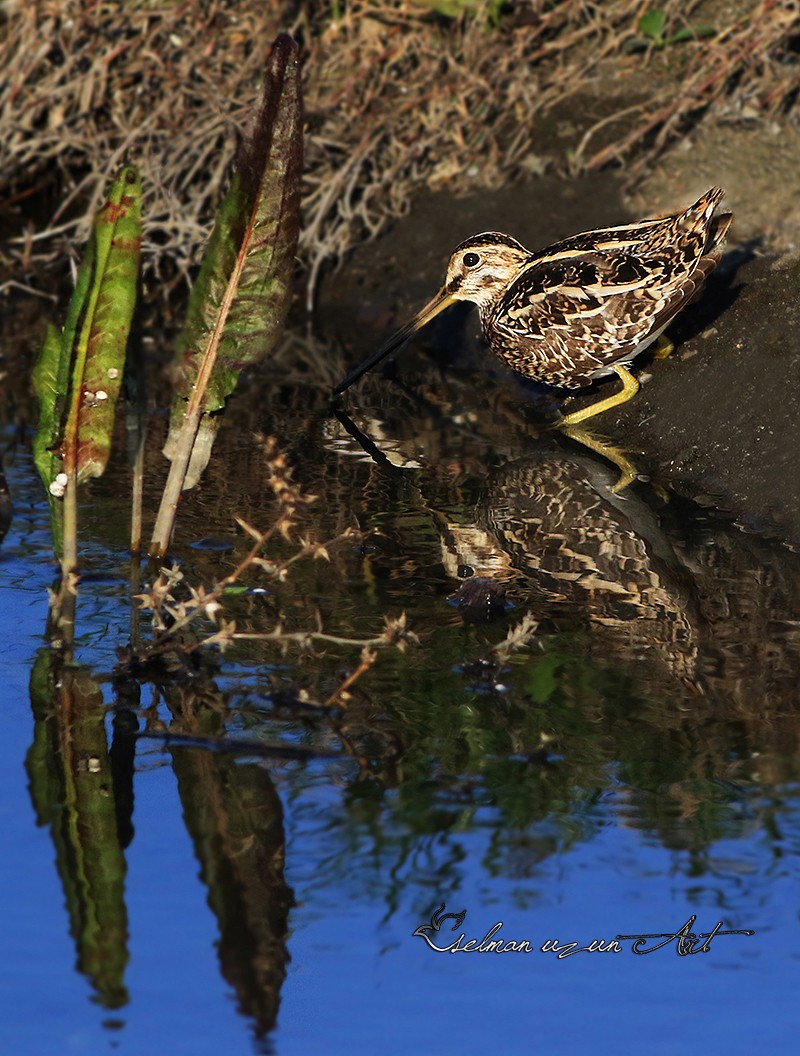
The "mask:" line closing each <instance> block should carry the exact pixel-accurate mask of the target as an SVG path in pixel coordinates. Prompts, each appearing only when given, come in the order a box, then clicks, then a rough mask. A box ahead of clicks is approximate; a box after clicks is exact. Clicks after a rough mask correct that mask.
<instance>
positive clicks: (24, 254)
mask: <svg viewBox="0 0 800 1056" xmlns="http://www.w3.org/2000/svg"><path fill="white" fill-rule="evenodd" d="M498 6H499V5H498V4H497V3H490V2H488V0H487V2H486V3H484V4H481V3H477V4H476V5H466V4H460V3H459V2H457V0H454V2H452V3H448V4H443V3H441V2H437V0H418V2H417V3H413V2H411V0H339V2H330V0H327V2H326V0H308V2H306V3H302V2H292V0H272V2H270V3H264V2H263V0H184V2H182V3H172V2H158V0H125V2H123V0H107V2H102V0H25V2H23V0H5V3H0V71H2V80H0V201H2V202H3V203H4V204H3V205H2V206H0V225H2V227H1V228H0V232H4V233H3V235H2V236H0V237H3V241H2V242H1V243H0V254H1V255H2V258H4V259H0V263H4V264H5V265H6V270H8V269H9V268H13V269H14V271H15V272H16V273H17V278H19V271H20V269H21V268H24V269H25V270H26V271H28V272H30V271H31V270H32V269H33V268H35V267H37V266H38V267H41V266H42V265H44V264H46V263H47V261H48V260H51V259H60V258H61V255H62V254H63V251H64V243H65V241H66V242H67V243H69V244H71V243H72V242H73V241H74V242H80V241H81V240H83V239H84V238H85V236H86V233H87V225H88V218H89V217H91V215H92V213H93V210H94V209H95V208H96V205H97V199H98V196H99V195H101V194H102V193H103V189H104V187H105V186H106V185H107V183H108V179H109V175H110V174H111V172H112V171H113V170H115V169H116V167H117V166H118V165H119V163H120V162H121V161H122V159H123V158H124V159H126V160H127V161H129V162H131V163H134V164H137V165H139V166H140V167H141V169H142V170H143V174H144V179H145V185H146V187H147V192H146V193H147V198H146V202H145V216H146V218H147V219H146V230H145V267H146V270H147V273H148V274H149V276H150V277H151V278H153V277H156V278H158V279H160V280H161V281H162V283H164V288H165V289H167V288H169V286H170V284H171V282H174V281H175V280H176V279H177V280H180V279H181V277H183V276H185V275H186V274H188V271H189V268H190V265H191V263H192V262H193V260H194V259H195V258H196V255H197V249H198V246H199V245H200V244H201V243H202V241H203V240H204V239H205V236H206V234H207V231H208V227H209V225H210V222H211V219H212V218H213V213H214V207H215V205H216V203H217V201H218V200H219V196H220V193H221V190H222V188H223V185H224V183H225V179H226V174H227V171H228V166H229V162H230V159H231V157H232V155H233V152H234V148H235V143H236V140H237V137H238V135H239V134H240V132H241V130H242V128H243V127H244V126H245V124H246V120H247V115H248V112H249V110H250V107H251V106H252V104H253V102H254V100H255V99H256V97H257V92H258V86H259V81H260V77H261V69H262V64H263V61H264V57H265V54H266V51H267V48H268V46H269V44H270V42H271V41H272V39H273V38H274V37H275V35H276V33H277V32H278V31H279V30H280V29H285V28H289V29H290V30H291V31H292V32H293V33H294V34H295V36H296V37H297V38H298V39H299V40H300V42H301V43H302V46H303V49H304V52H305V59H306V63H305V95H306V119H307V140H306V149H307V153H306V187H305V194H304V232H303V236H302V241H301V256H302V261H303V264H304V267H305V269H306V271H307V274H308V276H309V278H310V282H309V287H310V289H312V290H313V288H314V286H315V284H316V282H317V280H318V278H319V275H320V270H321V268H322V267H323V266H324V265H325V264H326V263H327V262H330V261H333V260H336V259H340V258H341V256H342V255H343V254H344V253H345V252H346V251H347V250H348V249H349V248H350V247H352V246H353V245H355V244H356V243H357V242H359V241H361V240H363V239H364V238H367V237H370V236H373V235H375V234H376V233H377V232H378V231H379V230H380V229H381V227H382V226H383V225H384V224H385V223H386V222H387V220H388V219H389V218H391V217H394V216H397V215H400V214H402V213H403V212H404V210H406V209H407V207H408V204H409V201H410V199H411V196H412V194H413V193H414V191H415V190H417V189H419V188H420V187H422V186H427V187H445V188H447V189H448V190H450V191H452V192H453V193H458V192H460V191H463V190H465V189H467V188H472V189H474V188H476V187H480V186H498V185H499V184H501V183H503V182H506V181H508V180H510V179H513V178H515V177H517V176H519V175H521V174H524V173H526V172H530V171H538V170H540V169H542V168H543V167H545V166H547V165H552V164H556V165H558V164H561V165H564V166H568V167H570V168H573V169H576V168H582V167H598V166H601V165H604V164H608V163H610V162H614V161H620V160H627V159H630V158H632V157H633V158H638V159H639V160H641V159H643V158H648V159H649V158H651V157H652V155H653V154H654V153H656V152H658V151H660V150H662V149H664V148H665V147H666V146H668V144H669V143H670V141H671V140H672V139H673V138H674V137H675V136H676V135H678V134H679V133H680V132H681V131H682V130H683V129H685V128H686V127H687V125H688V124H690V123H694V122H697V121H698V120H700V119H702V118H703V117H704V116H706V115H708V114H709V113H712V112H716V113H719V112H720V111H721V110H724V111H725V113H726V115H727V116H728V117H733V118H734V119H737V120H748V121H752V120H758V119H763V118H767V117H769V118H772V119H775V118H779V119H786V118H787V116H789V115H794V113H795V107H796V102H797V96H798V87H800V65H798V62H797V49H798V39H799V35H800V30H798V23H799V21H800V20H799V19H798V4H797V3H796V2H794V0H761V2H757V3H756V2H751V0H739V2H733V0H728V2H727V3H721V2H713V0H661V3H658V4H656V3H654V4H653V5H648V4H647V3H645V2H643V0H608V2H603V3H597V2H590V0H525V2H524V0H520V2H518V3H514V4H506V5H503V6H501V7H500V8H499V10H500V14H499V16H498V17H497V18H496V19H493V20H490V19H489V17H488V16H489V14H490V13H494V14H496V13H497V11H498ZM648 7H657V8H658V10H660V11H663V12H664V15H665V16H666V23H665V24H666V25H667V26H668V27H671V28H672V29H685V28H687V27H688V28H691V27H692V26H693V25H697V24H699V23H701V22H703V23H706V24H708V23H709V21H710V22H711V24H712V27H713V29H714V30H715V33H714V35H712V36H708V37H702V38H700V37H698V38H697V39H695V40H690V41H689V42H688V43H686V44H681V45H679V46H678V45H676V46H674V47H671V46H667V47H666V48H661V49H659V48H657V47H655V46H654V44H653V42H652V41H649V42H648V41H647V40H644V41H643V40H642V39H641V34H640V33H639V31H638V30H637V25H638V22H639V19H640V18H641V15H642V14H643V12H644V11H645V10H647V8H648ZM437 8H439V9H440V10H441V9H443V8H447V9H455V10H458V9H459V8H463V10H462V13H461V14H460V15H459V16H458V17H455V18H449V17H444V16H442V15H440V14H437V12H436V10H435V9H437ZM587 91H588V92H591V93H596V92H600V93H602V94H604V95H605V96H606V97H607V98H608V99H609V100H610V101H611V105H610V106H609V107H607V108H606V109H607V113H606V114H605V116H604V117H603V119H602V120H601V121H599V122H597V120H596V119H595V123H594V124H593V125H590V127H585V126H583V127H581V126H580V121H579V120H578V124H577V128H576V129H575V130H574V131H573V139H572V141H571V142H563V141H562V142H560V143H559V144H558V145H557V147H556V149H553V144H552V135H550V137H549V140H547V137H546V136H543V132H542V129H543V128H545V127H546V125H547V121H548V115H552V114H553V113H554V112H555V111H557V110H558V108H559V107H562V106H565V107H567V108H568V109H569V105H570V100H571V99H574V98H576V97H578V98H579V97H580V95H581V93H586V92H587ZM581 109H582V108H581V106H580V105H578V106H575V107H574V111H575V114H578V115H579V114H580V111H581ZM573 116H575V115H573ZM9 233H10V234H11V236H12V237H5V236H6V235H8V234H9Z"/></svg>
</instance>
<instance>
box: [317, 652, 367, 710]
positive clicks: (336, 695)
mask: <svg viewBox="0 0 800 1056" xmlns="http://www.w3.org/2000/svg"><path fill="white" fill-rule="evenodd" d="M377 655H378V654H377V653H373V652H371V651H370V650H369V649H367V648H364V649H362V650H361V663H360V664H359V665H358V667H357V668H356V669H355V671H353V673H352V674H350V675H348V676H347V678H346V679H345V680H344V682H342V684H341V686H339V688H338V689H336V690H334V691H333V693H331V695H330V696H329V697H328V699H327V700H326V701H325V705H324V706H325V707H326V708H329V707H330V706H331V705H332V704H334V703H335V702H336V701H337V700H338V701H339V703H340V704H343V703H344V701H342V700H341V699H340V698H341V696H342V694H343V693H345V692H346V691H347V690H348V689H349V688H350V687H351V686H352V684H353V683H354V682H355V681H356V679H359V678H361V676H362V675H363V674H364V672H365V671H369V669H370V668H371V667H372V665H373V664H374V663H375V660H376V658H377Z"/></svg>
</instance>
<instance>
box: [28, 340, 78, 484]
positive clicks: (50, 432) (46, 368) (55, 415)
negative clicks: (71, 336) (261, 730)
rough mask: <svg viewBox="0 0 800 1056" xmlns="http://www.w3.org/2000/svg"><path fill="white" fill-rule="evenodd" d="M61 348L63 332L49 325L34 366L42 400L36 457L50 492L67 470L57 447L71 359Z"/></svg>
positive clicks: (34, 456)
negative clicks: (63, 353) (64, 354)
mask: <svg viewBox="0 0 800 1056" xmlns="http://www.w3.org/2000/svg"><path fill="white" fill-rule="evenodd" d="M61 349H62V342H61V334H59V332H58V330H56V328H55V327H54V326H53V325H52V324H48V327H47V333H46V334H45V339H44V345H43V346H42V351H41V352H40V354H39V359H38V360H37V362H36V366H35V367H34V368H33V391H34V392H35V393H36V396H37V398H38V401H39V425H38V428H37V430H36V436H35V437H34V441H33V460H34V462H35V463H36V468H37V469H38V471H39V476H40V477H41V478H42V483H43V484H44V486H45V488H47V490H48V491H50V488H51V486H52V485H54V484H55V480H56V477H57V476H58V474H59V473H61V472H63V469H64V461H63V459H62V458H61V455H60V454H58V453H57V452H56V451H55V450H54V449H55V447H56V445H57V444H58V442H59V440H60V437H61V430H62V421H61V412H62V409H63V402H64V397H65V395H66V391H67V377H66V375H67V371H66V370H65V369H64V368H65V367H67V368H68V367H69V358H68V357H67V356H62V354H61ZM51 494H52V492H51Z"/></svg>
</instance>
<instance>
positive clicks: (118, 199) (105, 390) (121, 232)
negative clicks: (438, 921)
mask: <svg viewBox="0 0 800 1056" xmlns="http://www.w3.org/2000/svg"><path fill="white" fill-rule="evenodd" d="M141 198H142V184H141V180H140V178H139V174H138V172H137V171H136V170H135V169H133V168H131V167H126V168H124V169H123V170H122V171H121V172H120V174H119V176H118V177H117V179H116V180H115V182H114V186H113V187H112V189H111V194H110V196H109V198H108V200H107V201H106V203H105V205H104V206H103V208H102V209H101V210H100V212H99V213H98V215H97V219H96V220H95V226H94V251H93V252H92V253H90V254H89V260H88V267H89V268H90V269H91V275H90V290H89V295H88V298H87V301H86V306H85V312H84V314H83V316H82V318H81V319H80V325H79V327H78V328H76V332H75V336H74V339H73V347H72V350H71V361H72V377H71V389H70V407H69V414H68V418H67V422H66V426H65V430H64V457H65V468H66V472H67V477H68V478H70V479H72V473H71V469H72V468H74V470H75V471H76V473H77V478H76V479H77V481H78V482H79V483H80V482H81V481H83V480H87V479H88V478H89V477H99V476H100V475H101V474H102V473H103V471H104V470H105V468H106V465H107V464H108V456H109V453H110V450H111V434H112V431H113V426H114V408H115V406H116V402H117V396H118V395H119V390H120V386H121V385H122V375H123V372H124V368H125V349H126V347H127V344H128V336H129V334H130V328H131V320H132V318H133V310H134V307H135V304H136V295H137V288H138V276H139V257H140V251H141V240H142V230H141V227H142V225H141ZM64 339H65V344H66V341H67V339H68V333H67V329H66V328H65V332H64Z"/></svg>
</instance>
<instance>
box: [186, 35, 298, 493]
mask: <svg viewBox="0 0 800 1056" xmlns="http://www.w3.org/2000/svg"><path fill="white" fill-rule="evenodd" d="M301 174H302V97H301V86H300V62H299V55H298V47H297V45H296V44H295V42H294V41H293V40H292V38H291V37H289V36H287V35H286V34H282V35H281V36H279V37H278V38H277V40H276V41H275V43H274V45H273V47H272V50H271V52H270V55H269V57H268V59H267V65H266V71H265V78H264V92H263V97H262V104H261V109H260V112H259V114H258V118H257V120H256V123H255V127H254V130H253V133H252V135H251V136H250V138H249V139H248V140H247V141H246V142H245V143H244V144H243V146H242V149H241V150H240V153H239V157H238V159H237V165H236V172H235V174H234V177H233V180H232V182H231V186H230V189H229V191H228V193H227V195H226V197H225V199H224V200H223V202H222V204H221V206H220V209H219V213H218V215H217V221H216V224H215V227H214V231H213V233H212V235H211V239H210V240H209V244H208V247H207V249H206V253H205V256H204V258H203V262H202V265H201V268H200V272H199V274H198V277H197V281H196V282H195V284H194V288H193V289H192V295H191V298H190V301H189V306H188V309H187V317H186V324H185V326H184V328H183V331H182V333H181V335H180V337H179V339H178V342H177V346H176V360H175V377H176V397H177V399H176V402H175V403H174V405H173V412H172V418H171V423H170V434H169V437H168V439H167V445H166V447H165V454H166V455H167V457H168V458H171V459H174V458H175V457H176V456H177V452H178V450H179V440H178V436H179V430H180V429H181V427H182V423H183V420H184V417H185V414H186V411H187V407H188V400H189V398H190V396H192V395H194V394H196V393H198V390H200V395H199V399H200V409H201V412H202V414H203V415H204V416H208V415H213V414H214V413H215V412H218V411H220V410H221V409H222V408H223V407H224V405H225V400H226V398H227V397H228V396H229V395H230V393H231V392H232V391H233V389H234V387H235V385H236V382H237V380H238V377H239V373H240V371H241V370H242V369H243V368H244V367H247V366H250V365H252V364H254V363H256V362H257V361H258V360H260V359H262V358H263V357H265V356H267V355H268V354H269V353H270V352H271V351H272V349H273V348H274V347H275V345H276V343H277V340H278V337H279V336H280V332H281V329H282V327H283V324H284V321H285V318H286V315H287V312H288V310H289V304H290V301H291V280H292V276H293V272H294V257H295V252H296V249H297V238H298V234H299V204H300V179H301ZM217 424H218V423H217V420H216V419H215V418H213V417H212V418H208V417H205V418H204V421H203V427H202V430H203V433H204V435H205V440H206V445H205V446H206V450H205V452H204V453H203V455H202V457H197V456H194V457H193V465H192V467H191V470H190V472H189V475H188V478H187V480H186V481H185V483H184V486H185V487H190V486H191V485H192V484H193V483H194V482H196V479H197V477H199V474H200V473H201V472H202V470H203V469H204V468H205V465H206V464H207V462H208V457H209V456H210V450H211V447H210V442H209V440H210V439H213V433H214V432H215V431H216V425H217Z"/></svg>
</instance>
